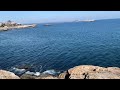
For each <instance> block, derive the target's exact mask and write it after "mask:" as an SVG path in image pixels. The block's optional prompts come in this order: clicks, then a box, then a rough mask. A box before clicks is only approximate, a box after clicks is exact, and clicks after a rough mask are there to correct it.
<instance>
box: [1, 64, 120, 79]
mask: <svg viewBox="0 0 120 90" xmlns="http://www.w3.org/2000/svg"><path fill="white" fill-rule="evenodd" d="M19 78H20V79H120V68H118V67H107V68H105V67H99V66H93V65H80V66H76V67H73V68H71V69H69V70H67V71H65V72H63V73H61V74H59V76H53V75H39V76H33V75H27V74H23V75H22V76H20V77H18V76H16V75H15V74H13V73H11V72H8V71H4V70H0V79H19Z"/></svg>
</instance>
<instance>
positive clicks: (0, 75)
mask: <svg viewBox="0 0 120 90" xmlns="http://www.w3.org/2000/svg"><path fill="white" fill-rule="evenodd" d="M0 79H20V78H19V77H18V76H16V75H15V74H14V73H12V72H9V71H5V70H0Z"/></svg>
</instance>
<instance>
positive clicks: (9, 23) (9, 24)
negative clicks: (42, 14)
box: [0, 20, 22, 27]
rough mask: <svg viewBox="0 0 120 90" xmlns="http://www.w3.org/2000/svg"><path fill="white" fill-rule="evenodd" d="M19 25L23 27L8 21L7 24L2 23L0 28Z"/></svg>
mask: <svg viewBox="0 0 120 90" xmlns="http://www.w3.org/2000/svg"><path fill="white" fill-rule="evenodd" d="M18 25H22V24H20V23H16V22H13V21H11V20H8V21H7V22H5V23H2V22H0V27H4V26H7V27H9V26H18Z"/></svg>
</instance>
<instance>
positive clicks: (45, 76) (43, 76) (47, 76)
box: [20, 74, 58, 79]
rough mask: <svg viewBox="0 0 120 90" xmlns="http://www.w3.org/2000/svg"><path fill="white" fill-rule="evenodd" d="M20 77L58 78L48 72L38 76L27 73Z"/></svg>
mask: <svg viewBox="0 0 120 90" xmlns="http://www.w3.org/2000/svg"><path fill="white" fill-rule="evenodd" d="M20 78H21V79H58V77H55V76H52V75H48V74H42V75H39V76H34V75H29V74H23V75H22V76H21V77H20Z"/></svg>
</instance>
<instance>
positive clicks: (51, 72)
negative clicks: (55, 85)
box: [43, 70, 60, 75]
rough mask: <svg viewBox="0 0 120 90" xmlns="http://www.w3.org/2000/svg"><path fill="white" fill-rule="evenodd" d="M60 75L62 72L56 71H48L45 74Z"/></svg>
mask: <svg viewBox="0 0 120 90" xmlns="http://www.w3.org/2000/svg"><path fill="white" fill-rule="evenodd" d="M59 73H60V71H55V70H46V71H44V72H43V74H51V75H56V74H59Z"/></svg>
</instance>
